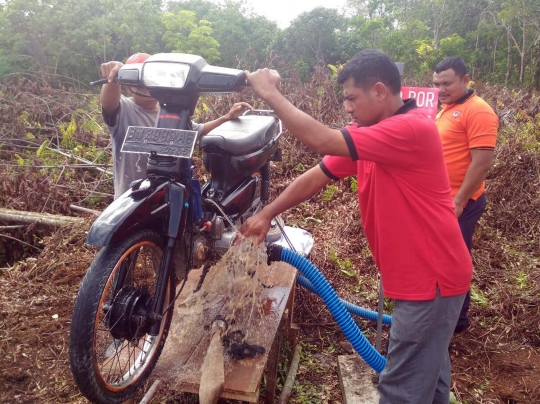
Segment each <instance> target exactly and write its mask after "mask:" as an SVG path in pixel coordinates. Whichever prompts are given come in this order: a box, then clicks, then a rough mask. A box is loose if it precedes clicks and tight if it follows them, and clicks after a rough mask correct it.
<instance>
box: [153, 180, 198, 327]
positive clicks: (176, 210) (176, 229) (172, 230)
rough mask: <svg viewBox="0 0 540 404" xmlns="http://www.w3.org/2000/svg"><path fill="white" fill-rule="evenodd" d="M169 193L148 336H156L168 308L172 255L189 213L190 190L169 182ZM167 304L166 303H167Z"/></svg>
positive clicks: (180, 237) (182, 235)
mask: <svg viewBox="0 0 540 404" xmlns="http://www.w3.org/2000/svg"><path fill="white" fill-rule="evenodd" d="M168 188H169V189H168V192H169V215H168V217H169V219H168V223H167V234H166V235H167V238H166V244H165V248H164V251H163V256H162V258H161V263H160V267H159V274H158V279H157V283H156V293H155V295H154V302H153V307H152V309H151V310H152V312H151V313H152V314H151V315H150V317H151V320H152V325H151V326H150V331H149V335H154V336H155V335H158V334H159V331H160V326H161V320H162V318H163V316H166V315H167V313H166V312H165V311H164V308H165V309H169V308H170V307H169V306H167V307H164V306H165V298H166V296H168V292H169V290H168V288H169V285H170V283H169V282H171V279H170V278H171V277H174V274H173V270H174V269H173V268H174V265H173V262H174V253H175V249H176V243H177V242H178V240H182V239H183V237H184V234H185V228H186V219H187V212H188V211H189V208H190V206H189V202H188V201H189V200H190V198H189V194H190V190H188V189H186V187H185V186H183V185H180V184H177V183H174V182H171V183H169V187H168ZM167 303H168V302H167Z"/></svg>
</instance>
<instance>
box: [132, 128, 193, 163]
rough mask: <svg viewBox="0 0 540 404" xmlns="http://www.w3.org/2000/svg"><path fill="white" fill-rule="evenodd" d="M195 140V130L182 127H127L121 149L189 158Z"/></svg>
mask: <svg viewBox="0 0 540 404" xmlns="http://www.w3.org/2000/svg"><path fill="white" fill-rule="evenodd" d="M196 142H197V131H195V130H182V129H165V128H147V127H144V126H130V127H128V130H127V133H126V138H125V139H124V144H123V145H122V151H123V152H127V153H148V154H150V153H152V152H154V153H156V154H159V155H160V156H171V157H180V158H190V157H191V155H192V154H193V149H194V148H195V143H196Z"/></svg>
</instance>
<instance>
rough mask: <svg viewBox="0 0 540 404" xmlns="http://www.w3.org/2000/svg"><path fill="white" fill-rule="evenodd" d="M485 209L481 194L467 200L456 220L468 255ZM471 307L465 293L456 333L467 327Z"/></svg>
mask: <svg viewBox="0 0 540 404" xmlns="http://www.w3.org/2000/svg"><path fill="white" fill-rule="evenodd" d="M485 208H486V194H485V193H483V194H482V195H480V196H479V197H478V199H477V200H476V201H473V200H472V199H469V202H468V203H467V206H465V209H463V213H461V216H460V217H459V218H458V221H459V227H460V229H461V235H462V236H463V240H464V241H465V244H466V245H467V248H468V249H469V253H470V252H471V249H472V239H473V234H474V229H475V228H476V224H477V223H478V220H480V217H481V216H482V214H483V213H484V209H485ZM470 305H471V293H470V291H469V292H467V295H466V296H465V300H464V301H463V307H462V308H461V313H460V314H459V319H458V322H457V325H456V332H461V331H463V330H465V328H467V327H468V326H469V320H468V319H467V313H468V312H469V307H470Z"/></svg>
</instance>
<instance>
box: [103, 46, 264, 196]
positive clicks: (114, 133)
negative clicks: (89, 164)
mask: <svg viewBox="0 0 540 404" xmlns="http://www.w3.org/2000/svg"><path fill="white" fill-rule="evenodd" d="M149 57H150V55H149V54H147V53H136V54H134V55H132V56H130V57H129V58H128V60H127V61H126V64H129V63H142V62H144V61H145V60H146V59H148V58H149ZM123 65H124V64H123V63H121V62H116V61H112V62H107V63H103V64H102V65H101V75H102V76H103V77H104V78H108V79H109V82H108V83H107V84H105V85H103V87H102V88H101V95H100V101H101V114H102V115H103V120H104V121H105V124H106V125H107V127H108V128H109V133H110V134H111V140H112V153H113V177H114V199H116V198H118V197H119V196H120V195H122V194H123V193H124V192H125V191H126V190H127V189H128V188H129V185H130V184H131V183H132V182H133V181H135V180H138V179H142V178H146V165H147V163H148V155H146V154H139V153H121V152H120V149H121V148H122V144H123V143H124V139H125V137H126V131H127V128H128V126H147V127H154V126H155V124H156V120H157V115H158V112H159V104H158V101H157V100H155V99H154V98H152V97H151V96H150V93H149V91H148V90H146V89H144V88H132V87H128V88H127V90H128V91H129V92H130V93H131V97H125V96H123V95H122V89H121V85H120V83H118V82H114V81H113V80H114V78H115V77H116V75H117V74H118V71H119V70H120V68H121V67H122V66H123ZM246 109H250V110H253V107H252V106H251V105H249V104H248V103H246V102H239V103H236V104H234V105H233V106H232V108H231V109H230V111H229V112H228V113H227V114H226V115H223V116H221V117H219V118H218V119H216V120H213V121H210V122H207V123H205V124H197V123H195V122H192V129H193V130H196V131H197V132H198V136H199V138H200V137H202V136H204V135H206V134H207V133H208V132H210V131H211V130H212V129H215V128H217V127H218V126H219V125H221V124H222V123H224V122H227V121H229V120H231V119H237V118H238V117H239V116H240V115H241V114H242V113H243V112H244V111H245V110H246Z"/></svg>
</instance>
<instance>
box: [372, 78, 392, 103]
mask: <svg viewBox="0 0 540 404" xmlns="http://www.w3.org/2000/svg"><path fill="white" fill-rule="evenodd" d="M371 91H372V92H373V93H374V94H375V97H376V98H377V99H379V100H383V99H385V98H386V97H387V95H388V88H387V87H386V86H385V85H384V84H383V83H381V82H380V81H378V82H376V83H375V84H374V85H373V87H372V88H371Z"/></svg>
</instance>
